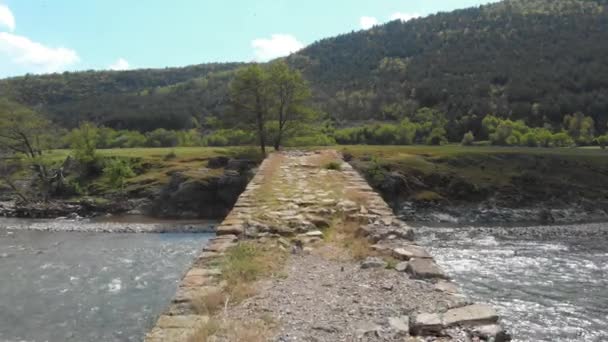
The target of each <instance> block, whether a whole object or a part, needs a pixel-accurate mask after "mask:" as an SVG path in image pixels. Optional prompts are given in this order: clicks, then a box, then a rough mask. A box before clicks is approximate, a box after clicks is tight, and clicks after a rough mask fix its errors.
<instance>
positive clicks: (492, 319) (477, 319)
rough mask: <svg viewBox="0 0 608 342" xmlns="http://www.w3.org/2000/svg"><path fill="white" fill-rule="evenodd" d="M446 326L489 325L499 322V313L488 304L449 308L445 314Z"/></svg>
mask: <svg viewBox="0 0 608 342" xmlns="http://www.w3.org/2000/svg"><path fill="white" fill-rule="evenodd" d="M443 321H444V325H445V326H446V327H450V326H454V325H487V324H493V323H496V322H498V314H497V313H496V310H494V308H493V307H491V306H490V305H486V304H473V305H469V306H464V307H461V308H457V309H451V310H448V311H447V312H446V313H445V314H444V315H443Z"/></svg>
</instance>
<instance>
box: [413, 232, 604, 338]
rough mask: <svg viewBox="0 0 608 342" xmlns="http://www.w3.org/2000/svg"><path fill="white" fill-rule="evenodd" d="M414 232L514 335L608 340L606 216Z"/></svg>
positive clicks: (461, 283) (451, 274) (470, 294)
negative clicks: (584, 221)
mask: <svg viewBox="0 0 608 342" xmlns="http://www.w3.org/2000/svg"><path fill="white" fill-rule="evenodd" d="M416 233H417V240H418V242H419V243H420V244H422V245H425V246H428V247H429V250H430V251H431V253H432V254H433V256H434V257H435V258H436V260H437V262H438V263H439V264H440V265H441V266H442V267H443V268H444V270H445V271H447V273H449V275H450V276H451V277H453V279H454V280H455V281H456V282H457V283H458V284H459V285H460V287H461V289H462V290H463V292H464V293H466V294H467V295H468V296H469V297H470V298H471V299H473V300H474V301H477V302H485V303H491V304H493V305H494V306H495V307H496V308H497V309H498V310H499V312H500V315H501V316H502V317H503V321H504V322H505V325H506V327H507V328H508V330H509V332H510V333H511V334H512V335H513V338H514V341H521V342H523V341H526V342H528V341H547V342H556V341H585V342H600V341H602V342H603V341H608V224H588V225H570V226H553V227H551V226H548V227H507V228H501V227H495V228H487V227H486V228H481V227H477V228H472V227H430V226H418V227H416Z"/></svg>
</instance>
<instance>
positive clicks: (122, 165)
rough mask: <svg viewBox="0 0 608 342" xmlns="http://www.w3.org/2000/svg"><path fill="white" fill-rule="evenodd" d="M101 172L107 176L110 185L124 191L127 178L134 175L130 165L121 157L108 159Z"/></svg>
mask: <svg viewBox="0 0 608 342" xmlns="http://www.w3.org/2000/svg"><path fill="white" fill-rule="evenodd" d="M103 173H104V175H105V176H106V177H108V183H109V184H110V186H112V187H113V188H114V189H118V190H120V191H121V192H122V191H124V187H125V181H126V180H127V178H130V177H133V176H135V174H134V173H133V170H132V169H131V166H130V165H129V164H128V163H127V162H126V161H125V160H121V159H110V160H109V161H107V163H106V167H105V168H104V169H103Z"/></svg>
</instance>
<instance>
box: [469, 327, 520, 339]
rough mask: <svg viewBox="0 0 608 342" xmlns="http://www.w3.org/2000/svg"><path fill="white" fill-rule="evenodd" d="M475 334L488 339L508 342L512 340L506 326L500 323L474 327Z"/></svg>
mask: <svg viewBox="0 0 608 342" xmlns="http://www.w3.org/2000/svg"><path fill="white" fill-rule="evenodd" d="M473 334H474V335H475V336H478V337H481V338H482V339H485V340H487V341H494V342H507V341H510V340H511V336H509V334H507V332H506V331H505V330H504V328H503V327H502V326H501V325H499V324H489V325H482V326H478V327H475V328H474V329H473Z"/></svg>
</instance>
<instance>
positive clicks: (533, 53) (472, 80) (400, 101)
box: [0, 0, 608, 148]
mask: <svg viewBox="0 0 608 342" xmlns="http://www.w3.org/2000/svg"><path fill="white" fill-rule="evenodd" d="M607 7H608V3H607V2H606V1H605V0H595V1H594V0H527V1H524V0H507V1H501V2H498V3H494V4H489V5H486V6H481V7H475V8H469V9H464V10H458V11H454V12H451V13H438V14H435V15H431V16H428V17H426V18H421V19H416V20H411V21H408V22H401V21H393V22H390V23H388V24H386V25H380V26H377V27H374V28H373V29H371V30H365V31H358V32H352V33H348V34H343V35H340V36H338V37H333V38H328V39H324V40H321V41H319V42H317V43H315V44H312V45H311V46H309V47H307V48H305V49H303V50H302V51H300V52H298V53H295V54H293V55H291V56H289V57H287V58H284V59H283V60H284V61H285V62H286V63H287V65H289V66H290V67H291V68H293V69H295V70H297V71H298V72H299V73H301V75H302V79H304V80H306V81H307V82H308V84H309V85H310V92H311V97H310V98H309V99H308V101H306V102H308V103H306V105H307V106H309V107H311V108H315V110H317V111H318V112H319V113H324V114H323V115H321V119H322V120H318V121H317V122H315V125H314V126H320V125H319V123H321V122H326V121H327V122H329V123H330V126H331V127H333V128H331V130H332V131H336V135H335V136H334V135H332V134H330V133H331V132H327V131H326V130H314V131H313V130H310V132H309V134H301V135H302V137H299V138H297V139H293V140H292V143H293V145H302V144H305V145H306V144H321V142H323V144H324V145H325V144H331V143H332V139H335V140H341V141H343V143H366V144H377V143H383V142H379V141H386V140H389V141H390V142H386V143H392V144H397V143H398V144H410V143H425V144H427V143H431V144H441V143H445V141H446V140H444V139H443V137H445V139H447V141H449V142H457V143H460V142H461V141H462V139H463V137H464V135H465V134H466V133H467V132H471V133H472V134H473V135H474V136H475V137H476V138H477V139H478V140H488V139H489V137H488V136H487V134H488V133H487V132H485V131H484V127H483V125H482V121H483V120H484V118H485V117H486V116H487V115H488V114H492V115H493V116H495V117H497V118H500V119H501V120H511V121H512V122H518V121H519V120H521V121H523V123H524V124H525V125H526V126H528V127H530V128H531V129H547V130H548V131H550V132H551V135H554V134H560V133H561V131H562V130H565V131H566V132H567V133H568V135H569V136H570V137H571V138H572V139H573V142H574V143H576V144H578V145H588V144H590V143H593V135H596V136H599V135H603V134H605V133H606V129H607V128H606V127H607V126H606V123H607V122H608V117H607V116H606V115H607V113H608V96H607V95H606V91H605V89H607V88H608V83H607V80H606V78H605V77H604V75H606V74H608V60H607V59H606V58H603V56H606V55H608V45H607V44H605V43H604V41H605V33H606V31H607V30H608V20H607V18H608V8H607ZM273 65H274V66H272V67H271V66H266V65H260V66H258V67H259V68H260V69H273V68H276V69H277V70H276V71H269V72H273V73H274V74H275V75H278V76H276V77H274V81H273V83H274V84H280V82H279V81H286V82H288V83H289V82H292V81H293V79H291V76H293V75H295V73H291V72H286V70H287V69H285V68H284V67H283V66H281V65H283V64H273ZM243 66H247V65H245V64H208V65H197V66H189V67H185V68H169V69H162V70H153V69H148V70H132V71H124V72H93V71H87V72H78V73H63V74H54V75H43V76H32V75H27V76H25V77H17V78H11V79H7V80H2V81H0V94H2V95H3V96H7V97H9V98H11V99H13V100H14V101H16V102H18V103H20V104H23V105H25V106H27V107H30V108H37V109H39V110H40V112H41V113H44V114H45V115H48V116H47V118H48V119H49V120H50V121H52V122H53V123H55V124H56V125H57V126H59V127H62V128H64V129H72V128H74V127H77V126H78V125H79V124H80V123H82V122H87V121H88V122H93V123H95V124H96V125H97V126H99V127H111V128H114V129H116V130H121V131H120V132H121V133H120V138H118V137H115V139H110V140H111V141H112V142H111V143H110V142H109V141H110V140H108V141H106V140H104V139H103V138H101V139H100V145H99V147H100V148H118V147H136V146H137V147H141V146H150V147H153V146H201V145H209V146H225V145H241V144H251V143H252V140H253V141H254V143H257V140H258V139H256V137H255V136H254V137H253V138H252V137H251V136H250V133H251V132H252V130H251V129H245V132H242V131H241V132H239V130H240V127H239V128H238V129H237V130H235V132H228V131H222V130H226V129H228V130H230V129H232V128H234V127H235V123H240V122H239V121H241V120H240V119H239V118H240V117H241V115H245V114H246V113H244V112H242V111H241V110H239V111H238V112H236V113H235V111H234V108H233V106H232V102H231V96H230V95H231V90H234V89H233V87H231V82H232V81H233V80H234V79H235V75H236V74H237V70H240V68H242V67H243ZM279 69H281V70H279ZM293 69H292V70H293ZM238 72H240V71H238ZM285 75H291V76H290V77H283V76H285ZM275 90H276V89H275ZM296 93H297V92H296ZM300 94H301V95H306V91H303V92H300ZM306 97H307V96H301V97H300V99H306ZM293 103H294V106H295V107H299V106H301V105H302V101H295V102H293ZM298 103H299V104H298ZM285 108H287V107H284V109H285ZM422 108H432V110H434V111H436V112H438V113H442V115H443V117H444V119H445V122H443V123H441V124H438V125H435V126H434V127H433V128H434V130H433V129H431V130H430V131H426V132H424V133H419V132H417V133H416V134H417V136H415V137H412V134H411V128H410V127H409V126H408V125H407V124H406V125H404V124H403V123H404V121H405V120H406V119H407V120H409V121H410V122H411V123H414V124H419V123H418V122H417V120H416V115H417V113H418V112H419V111H420V109H422ZM579 112H580V113H584V116H585V117H587V118H589V119H592V120H593V124H592V126H594V127H590V124H591V121H590V120H589V119H587V120H586V121H585V120H579V118H580V116H579V115H578V114H575V113H579ZM281 113H283V114H286V113H287V112H285V111H281V110H276V106H275V110H269V113H266V114H267V115H270V116H273V117H279V116H280V114H281ZM284 117H285V116H284ZM573 118H574V121H575V122H572V120H573ZM273 120H274V119H273ZM276 121H277V124H272V125H269V129H271V130H272V134H273V135H274V134H275V132H276V129H277V127H278V128H279V131H280V126H281V124H280V123H281V120H280V119H276ZM406 123H407V122H406ZM383 124H388V125H389V126H383ZM361 127H364V128H362V129H365V130H367V132H360V131H359V128H361ZM591 128H593V129H591ZM157 129H165V130H167V131H171V132H173V133H169V134H167V132H162V131H160V132H155V133H153V134H152V133H150V132H153V131H155V130H157ZM351 129H352V130H351ZM122 130H125V131H122ZM193 130H195V131H193ZM443 130H444V131H443ZM253 131H255V130H253ZM297 131H298V134H300V129H298V130H297ZM369 131H373V134H371V135H372V136H373V138H368V137H366V138H365V139H362V138H360V136H361V135H364V136H367V135H370V133H369ZM376 131H377V132H376ZM194 132H196V134H193V133H194ZM214 132H215V133H214ZM218 132H219V133H218ZM421 132H422V131H421ZM148 133H150V134H148ZM200 133H203V134H200ZM243 133H244V134H243ZM539 133H542V134H535V136H531V135H527V136H525V135H526V134H528V133H523V134H521V136H520V137H518V136H517V135H516V134H515V135H513V134H511V135H508V136H507V137H506V138H505V139H504V141H501V142H500V143H501V144H502V143H505V144H507V143H508V144H511V145H535V144H538V145H540V146H543V145H550V144H552V142H549V143H548V144H547V143H546V139H545V138H546V136H547V134H546V132H539ZM180 134H185V136H183V137H181V138H180V137H178V136H177V135H180ZM269 134H270V133H269ZM419 134H422V135H425V136H426V138H427V139H424V140H420V136H419ZM100 135H101V136H103V134H101V133H100ZM385 135H388V136H389V138H385ZM395 136H396V137H397V138H394V137H395ZM524 136H525V137H524ZM541 136H542V139H541ZM497 138H499V140H502V138H501V137H497ZM507 138H508V139H509V141H508V142H507ZM556 138H558V139H555V140H557V141H558V145H568V144H569V143H570V142H569V141H568V140H567V139H565V136H563V135H560V136H557V137H556ZM144 139H147V140H149V141H146V142H144ZM516 139H517V141H516ZM201 140H203V141H201ZM205 140H206V141H205ZM273 140H274V139H269V141H268V143H269V144H272V145H274V144H275V143H276V141H273ZM289 140H290V139H287V141H285V143H284V145H286V146H288V145H290V142H289ZM357 140H366V141H358V142H356V141H357ZM410 140H412V142H410ZM315 142H316V143H315Z"/></svg>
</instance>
